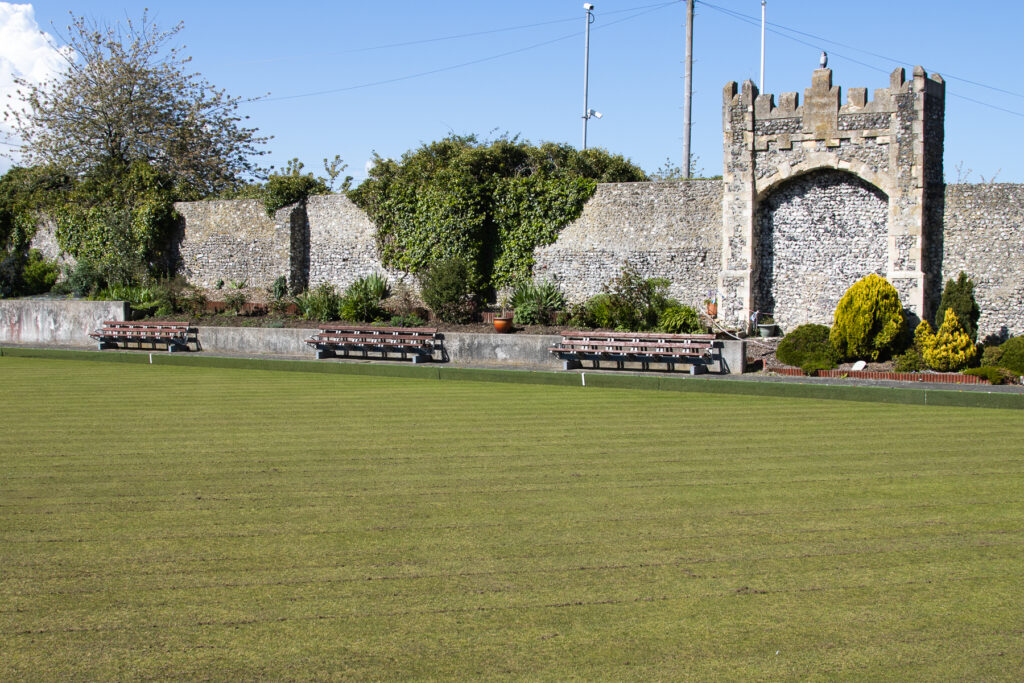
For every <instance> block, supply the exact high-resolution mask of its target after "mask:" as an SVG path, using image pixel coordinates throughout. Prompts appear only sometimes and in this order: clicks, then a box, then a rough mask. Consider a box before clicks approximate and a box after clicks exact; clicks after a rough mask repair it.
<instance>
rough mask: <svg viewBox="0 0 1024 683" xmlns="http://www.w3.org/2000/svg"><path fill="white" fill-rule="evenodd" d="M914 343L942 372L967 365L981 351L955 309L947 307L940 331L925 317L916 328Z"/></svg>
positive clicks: (930, 362) (934, 368)
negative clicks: (968, 333) (965, 330)
mask: <svg viewBox="0 0 1024 683" xmlns="http://www.w3.org/2000/svg"><path fill="white" fill-rule="evenodd" d="M914 346H916V347H917V348H918V349H919V350H920V351H921V357H922V358H924V362H925V363H926V364H927V365H928V367H930V368H932V369H933V370H938V371H940V372H954V371H957V370H962V369H963V368H966V367H967V365H968V364H969V363H970V362H971V361H972V360H974V357H975V356H976V355H978V349H977V347H975V346H974V342H972V341H971V339H970V337H968V336H967V333H966V332H964V328H963V327H961V326H960V321H959V320H957V317H956V313H954V312H953V309H947V310H946V315H945V320H944V321H943V323H942V327H940V328H939V331H938V333H936V332H933V331H932V326H931V325H930V324H929V323H928V321H927V320H922V321H921V324H920V325H918V326H917V329H916V330H915V331H914Z"/></svg>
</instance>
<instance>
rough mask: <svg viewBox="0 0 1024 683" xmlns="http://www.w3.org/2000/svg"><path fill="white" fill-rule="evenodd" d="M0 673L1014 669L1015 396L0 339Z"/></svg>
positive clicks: (665, 676) (1021, 500) (666, 675)
mask: <svg viewBox="0 0 1024 683" xmlns="http://www.w3.org/2000/svg"><path fill="white" fill-rule="evenodd" d="M0 386H2V387H3V388H4V391H5V395H6V401H5V405H4V407H3V410H2V412H0V474H2V477H0V680H4V681H7V680H47V679H48V680H56V679H61V680H67V679H89V680H109V679H137V678H163V677H168V678H203V679H206V678H211V679H254V678H263V679H271V680H279V679H309V678H317V679H329V678H354V679H394V678H459V679H465V678H475V679H494V678H527V679H548V680H565V679H572V678H577V679H608V680H625V679H633V678H644V679H660V680H670V679H683V678H699V679H715V678H722V679H763V680H777V679H785V678H793V679H807V678H812V679H813V678H827V679H831V678H849V679H864V678H883V679H894V680H895V679H899V680H906V679H958V680H965V679H966V680H983V679H985V680H992V679H1006V680H1019V679H1020V678H1021V672H1022V671H1024V607H1022V603H1024V597H1022V596H1024V588H1022V585H1024V414H1022V413H1021V412H1020V411H1016V410H994V409H970V408H941V407H918V406H900V405H876V404H870V403H853V402H844V401H814V400H808V399H782V398H754V397H744V396H724V395H709V394H690V393H675V392H653V391H628V390H621V389H599V388H593V387H588V388H581V387H557V386H531V385H517V384H489V383H480V382H437V381H426V380H416V379H396V378H380V377H365V376H348V375H327V374H305V373H288V372H268V371H259V370H225V369H216V368H195V367H173V366H159V365H152V366H151V365H130V364H112V363H98V362H97V363H94V362H82V361H63V360H34V359H24V358H9V357H5V358H0Z"/></svg>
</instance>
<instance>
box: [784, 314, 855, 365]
mask: <svg viewBox="0 0 1024 683" xmlns="http://www.w3.org/2000/svg"><path fill="white" fill-rule="evenodd" d="M775 357H776V358H778V359H779V360H780V361H782V362H783V363H785V364H786V365H795V366H797V367H803V366H804V363H806V362H807V361H809V360H812V359H813V360H816V361H820V362H826V363H828V369H830V368H834V367H835V366H836V363H837V362H838V360H839V358H838V356H837V355H836V352H835V350H834V349H833V348H832V345H831V344H830V343H829V329H828V326H826V325H816V324H814V323H808V324H806V325H800V326H799V327H797V328H796V329H794V330H793V331H792V332H790V333H789V334H787V335H786V336H785V337H783V339H782V341H780V342H779V347H778V348H777V349H776V350H775Z"/></svg>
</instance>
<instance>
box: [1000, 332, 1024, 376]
mask: <svg viewBox="0 0 1024 683" xmlns="http://www.w3.org/2000/svg"><path fill="white" fill-rule="evenodd" d="M1000 348H1001V349H1002V350H1003V355H1002V356H1001V357H1000V358H999V367H1002V368H1006V369H1007V370H1010V371H1012V372H1014V373H1015V374H1017V375H1024V337H1013V338H1012V339H1007V340H1006V341H1005V342H1003V344H1002V346H1000Z"/></svg>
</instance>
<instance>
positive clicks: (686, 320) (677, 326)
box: [658, 306, 707, 334]
mask: <svg viewBox="0 0 1024 683" xmlns="http://www.w3.org/2000/svg"><path fill="white" fill-rule="evenodd" d="M706 329H707V328H705V326H704V322H703V321H702V320H701V319H700V314H699V313H697V311H695V310H693V309H692V308H690V307H689V306H669V307H668V308H666V309H665V310H664V311H662V312H661V317H659V318H658V330H659V331H661V332H668V333H670V334H687V333H692V334H697V333H701V332H704V331H705V330H706Z"/></svg>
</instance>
